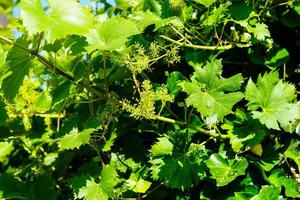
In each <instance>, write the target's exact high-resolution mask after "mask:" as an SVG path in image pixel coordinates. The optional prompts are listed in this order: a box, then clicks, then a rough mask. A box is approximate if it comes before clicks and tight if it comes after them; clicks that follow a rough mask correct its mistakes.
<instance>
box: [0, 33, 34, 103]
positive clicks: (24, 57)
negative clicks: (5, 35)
mask: <svg viewBox="0 0 300 200" xmlns="http://www.w3.org/2000/svg"><path fill="white" fill-rule="evenodd" d="M16 44H18V45H20V46H23V47H24V48H27V47H28V45H29V42H27V41H26V39H25V38H20V39H18V40H17V41H16ZM6 63H7V75H6V78H5V79H4V80H3V82H2V90H3V93H4V97H5V98H6V99H7V100H9V101H12V100H13V99H14V98H15V96H16V95H17V94H18V91H19V88H20V86H21V85H22V83H23V80H24V78H25V76H26V75H27V74H28V72H29V69H30V67H31V65H32V57H31V55H30V53H28V52H26V51H24V50H23V49H20V48H19V47H17V46H13V47H12V48H11V49H10V50H9V52H8V54H7V57H6Z"/></svg>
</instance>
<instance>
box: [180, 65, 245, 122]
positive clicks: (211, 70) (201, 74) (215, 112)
mask: <svg viewBox="0 0 300 200" xmlns="http://www.w3.org/2000/svg"><path fill="white" fill-rule="evenodd" d="M221 74H222V63H221V60H214V61H212V62H209V63H207V64H206V65H205V66H204V67H203V68H202V67H200V66H195V72H194V74H193V76H192V78H191V79H192V82H189V81H183V82H181V83H180V86H181V87H182V88H183V91H184V92H186V93H188V95H189V97H188V98H187V99H186V104H187V105H188V106H193V107H195V108H196V109H197V110H198V111H199V112H200V114H201V116H202V118H206V117H216V118H217V119H218V121H222V120H223V118H224V116H225V115H227V114H229V113H231V112H232V111H231V110H232V107H233V105H234V104H236V103H237V102H238V101H240V100H241V99H242V98H243V94H242V93H241V92H233V91H236V90H238V89H239V88H240V85H241V83H242V82H243V77H242V76H241V74H236V75H234V76H232V77H230V78H228V79H225V78H223V77H222V76H221Z"/></svg>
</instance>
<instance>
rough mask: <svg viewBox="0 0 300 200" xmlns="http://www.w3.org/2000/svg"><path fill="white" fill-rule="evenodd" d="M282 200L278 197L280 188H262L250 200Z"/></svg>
mask: <svg viewBox="0 0 300 200" xmlns="http://www.w3.org/2000/svg"><path fill="white" fill-rule="evenodd" d="M279 199H282V197H281V196H280V188H279V187H275V186H270V185H266V186H262V188H261V190H260V191H259V193H258V194H257V195H255V196H254V197H252V198H251V200H279Z"/></svg>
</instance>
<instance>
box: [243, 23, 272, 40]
mask: <svg viewBox="0 0 300 200" xmlns="http://www.w3.org/2000/svg"><path fill="white" fill-rule="evenodd" d="M247 30H248V31H249V32H250V33H253V35H254V37H255V38H256V39H257V40H259V41H263V40H265V39H266V38H269V37H271V34H270V31H269V29H268V26H267V25H266V24H263V23H256V24H255V26H254V27H252V26H250V25H249V26H247Z"/></svg>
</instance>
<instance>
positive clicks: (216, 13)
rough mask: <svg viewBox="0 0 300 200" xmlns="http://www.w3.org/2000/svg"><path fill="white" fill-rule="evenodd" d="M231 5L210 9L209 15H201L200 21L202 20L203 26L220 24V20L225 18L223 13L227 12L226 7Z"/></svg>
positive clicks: (226, 4) (225, 4) (228, 3)
mask: <svg viewBox="0 0 300 200" xmlns="http://www.w3.org/2000/svg"><path fill="white" fill-rule="evenodd" d="M230 5H231V3H230V2H227V3H224V4H222V5H220V6H219V7H215V8H213V9H212V11H211V12H210V13H209V15H208V16H207V15H202V16H201V18H200V19H201V20H203V25H205V26H214V25H216V24H218V23H220V22H221V21H222V20H221V19H222V18H223V17H224V16H225V13H226V11H227V7H228V6H230Z"/></svg>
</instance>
